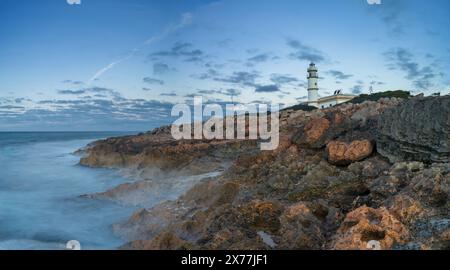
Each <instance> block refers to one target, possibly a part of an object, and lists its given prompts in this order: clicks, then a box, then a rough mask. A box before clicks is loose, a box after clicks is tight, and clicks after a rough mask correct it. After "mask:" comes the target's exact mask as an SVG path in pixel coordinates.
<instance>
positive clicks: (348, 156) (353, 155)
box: [327, 140, 373, 165]
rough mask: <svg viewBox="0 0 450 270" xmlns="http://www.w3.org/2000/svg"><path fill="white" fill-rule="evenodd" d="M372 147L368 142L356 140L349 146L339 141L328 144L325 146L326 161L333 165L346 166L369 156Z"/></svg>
mask: <svg viewBox="0 0 450 270" xmlns="http://www.w3.org/2000/svg"><path fill="white" fill-rule="evenodd" d="M372 151H373V145H372V143H371V142H370V141H368V140H361V141H359V140H357V141H353V142H351V143H350V144H348V143H345V142H339V141H332V142H329V143H328V145H327V155H328V161H329V162H330V163H331V164H335V165H348V164H351V163H353V162H356V161H360V160H363V159H365V158H366V157H368V156H370V155H371V154H372Z"/></svg>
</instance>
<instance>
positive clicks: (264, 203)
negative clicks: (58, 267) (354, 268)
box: [80, 96, 450, 249]
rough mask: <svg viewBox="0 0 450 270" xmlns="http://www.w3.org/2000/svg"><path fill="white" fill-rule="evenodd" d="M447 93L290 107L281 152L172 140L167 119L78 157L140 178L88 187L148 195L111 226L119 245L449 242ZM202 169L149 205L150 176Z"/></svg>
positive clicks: (284, 115) (236, 143)
mask: <svg viewBox="0 0 450 270" xmlns="http://www.w3.org/2000/svg"><path fill="white" fill-rule="evenodd" d="M449 98H450V97H449V96H445V97H428V98H420V97H416V98H412V99H409V100H403V99H395V98H393V99H381V100H379V101H377V102H374V101H368V102H364V103H361V104H342V105H339V106H336V107H332V108H328V109H325V110H314V111H310V112H305V111H301V110H285V111H283V112H281V114H280V120H281V122H280V145H279V147H278V149H276V150H274V151H259V148H258V147H257V146H258V142H256V141H246V140H231V141H217V140H210V141H207V140H194V141H174V140H173V139H172V138H171V136H170V134H169V130H168V128H167V127H165V128H160V129H157V130H155V131H153V132H149V133H145V134H140V135H137V136H128V137H121V138H111V139H107V140H104V141H99V142H96V143H94V144H93V145H91V146H90V147H89V148H88V149H87V150H86V156H85V157H84V158H82V159H81V161H80V163H81V164H83V165H86V166H94V167H115V168H126V169H128V170H130V172H132V174H131V175H132V177H135V178H137V179H138V180H137V182H134V183H132V184H128V185H126V186H119V187H117V188H115V189H113V190H110V191H106V192H105V193H102V194H93V195H90V196H89V197H92V198H108V199H111V200H116V201H118V202H122V203H123V202H124V199H123V198H124V196H125V197H126V196H127V194H128V195H129V194H136V193H133V192H138V194H139V198H144V199H143V200H137V201H135V202H134V204H135V205H141V206H142V209H141V210H139V211H137V212H136V213H134V214H133V215H132V216H131V217H130V218H129V219H128V220H125V221H123V222H122V223H120V224H115V225H114V226H113V227H114V231H115V232H116V233H117V234H118V235H120V236H122V237H123V238H124V239H126V241H127V242H128V243H127V244H125V245H124V246H122V248H123V249H373V248H378V247H379V248H381V249H448V248H449V247H450V216H449V209H448V208H449V200H448V196H449V190H450V164H449V161H448V154H449V148H448V147H449V104H448V103H449ZM217 171H219V173H217V174H215V175H208V173H212V172H217ZM205 174H206V175H208V177H202V178H201V179H200V180H198V181H196V182H195V183H193V184H192V185H191V186H186V190H187V191H186V192H183V194H182V195H181V196H179V197H177V198H174V199H173V200H171V201H165V202H162V203H158V204H156V205H151V206H149V205H146V204H145V203H144V202H145V198H148V197H151V196H156V195H157V194H155V193H154V192H153V193H152V190H154V187H153V185H152V184H151V183H152V179H155V178H160V179H169V178H171V177H181V178H178V180H180V179H186V178H188V177H195V176H198V175H203V176H204V175H205ZM131 197H135V195H132V196H131ZM125 201H127V200H125Z"/></svg>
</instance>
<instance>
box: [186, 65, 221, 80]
mask: <svg viewBox="0 0 450 270" xmlns="http://www.w3.org/2000/svg"><path fill="white" fill-rule="evenodd" d="M218 76H220V73H219V72H218V71H217V70H215V69H212V68H210V69H208V70H207V71H206V72H204V73H201V74H198V75H197V74H193V75H191V77H192V78H195V79H199V80H207V79H212V78H214V77H218Z"/></svg>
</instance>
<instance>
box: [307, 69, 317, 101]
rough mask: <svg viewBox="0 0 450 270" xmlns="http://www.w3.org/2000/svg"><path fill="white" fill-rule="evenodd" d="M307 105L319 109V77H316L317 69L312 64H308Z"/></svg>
mask: <svg viewBox="0 0 450 270" xmlns="http://www.w3.org/2000/svg"><path fill="white" fill-rule="evenodd" d="M307 78H308V105H310V106H314V107H319V103H318V101H319V86H318V85H317V81H318V80H319V76H318V75H317V67H316V65H315V64H314V63H311V64H309V68H308V77H307Z"/></svg>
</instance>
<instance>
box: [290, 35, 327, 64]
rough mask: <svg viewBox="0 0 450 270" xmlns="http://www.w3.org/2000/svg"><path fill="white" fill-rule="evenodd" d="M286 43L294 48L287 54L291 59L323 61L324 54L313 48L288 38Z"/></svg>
mask: <svg viewBox="0 0 450 270" xmlns="http://www.w3.org/2000/svg"><path fill="white" fill-rule="evenodd" d="M287 45H288V46H289V47H291V48H292V49H294V50H295V51H294V52H292V53H290V54H289V58H291V59H295V60H302V61H309V62H316V63H320V62H323V61H325V55H324V53H323V52H321V51H319V50H317V49H315V48H312V47H309V46H306V45H304V44H302V43H301V42H300V41H298V40H295V39H289V40H288V41H287Z"/></svg>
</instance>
